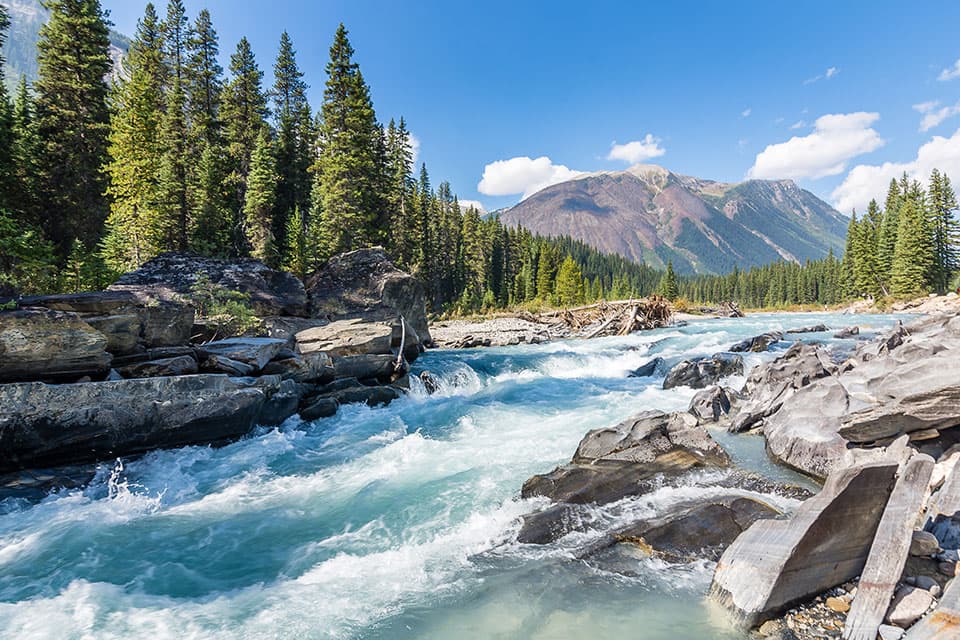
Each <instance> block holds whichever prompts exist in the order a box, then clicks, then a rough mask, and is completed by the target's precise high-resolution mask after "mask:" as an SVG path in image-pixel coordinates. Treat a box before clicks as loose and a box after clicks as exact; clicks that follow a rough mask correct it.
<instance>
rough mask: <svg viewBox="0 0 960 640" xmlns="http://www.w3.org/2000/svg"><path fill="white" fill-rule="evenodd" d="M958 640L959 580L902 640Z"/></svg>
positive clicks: (959, 616) (951, 585) (959, 634)
mask: <svg viewBox="0 0 960 640" xmlns="http://www.w3.org/2000/svg"><path fill="white" fill-rule="evenodd" d="M957 638H960V579H957V578H954V579H953V582H951V583H950V585H949V586H948V587H947V590H946V591H944V592H943V597H942V598H940V604H939V605H937V608H936V609H934V610H933V612H931V613H929V614H928V615H927V616H925V617H924V618H923V619H921V620H920V622H918V623H917V624H915V625H913V626H912V627H910V631H908V632H907V635H906V636H905V637H904V639H903V640H957Z"/></svg>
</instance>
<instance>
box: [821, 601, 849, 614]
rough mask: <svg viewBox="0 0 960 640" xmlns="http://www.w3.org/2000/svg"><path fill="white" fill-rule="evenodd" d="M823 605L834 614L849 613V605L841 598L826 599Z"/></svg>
mask: <svg viewBox="0 0 960 640" xmlns="http://www.w3.org/2000/svg"><path fill="white" fill-rule="evenodd" d="M825 604H826V605H827V608H828V609H830V611H834V612H836V613H846V612H847V611H850V603H849V602H847V601H846V600H844V599H842V598H835V597H831V598H827V600H826V603H825Z"/></svg>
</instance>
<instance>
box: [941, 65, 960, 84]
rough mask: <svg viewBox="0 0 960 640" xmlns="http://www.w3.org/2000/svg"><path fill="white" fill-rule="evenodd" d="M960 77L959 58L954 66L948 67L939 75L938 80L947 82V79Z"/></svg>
mask: <svg viewBox="0 0 960 640" xmlns="http://www.w3.org/2000/svg"><path fill="white" fill-rule="evenodd" d="M957 78H960V60H957V61H956V62H954V63H953V66H952V67H947V68H946V69H944V70H943V71H941V72H940V75H939V76H937V80H939V81H940V82H946V81H947V80H955V79H957Z"/></svg>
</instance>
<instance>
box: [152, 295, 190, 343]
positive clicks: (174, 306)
mask: <svg viewBox="0 0 960 640" xmlns="http://www.w3.org/2000/svg"><path fill="white" fill-rule="evenodd" d="M194 316H195V312H194V309H193V307H191V306H188V305H185V304H182V303H179V302H172V301H162V302H155V301H151V302H150V303H149V304H147V305H146V306H144V307H143V309H142V311H141V314H140V317H141V323H142V326H141V333H142V336H143V344H144V346H146V347H148V348H153V347H175V346H178V345H185V344H188V343H189V342H190V336H191V333H192V332H193V321H194Z"/></svg>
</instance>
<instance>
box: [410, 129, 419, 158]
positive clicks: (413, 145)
mask: <svg viewBox="0 0 960 640" xmlns="http://www.w3.org/2000/svg"><path fill="white" fill-rule="evenodd" d="M410 156H411V157H412V158H413V160H412V162H413V164H414V165H416V164H417V160H418V159H419V158H420V138H418V137H417V136H415V135H413V134H412V133H411V134H410Z"/></svg>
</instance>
